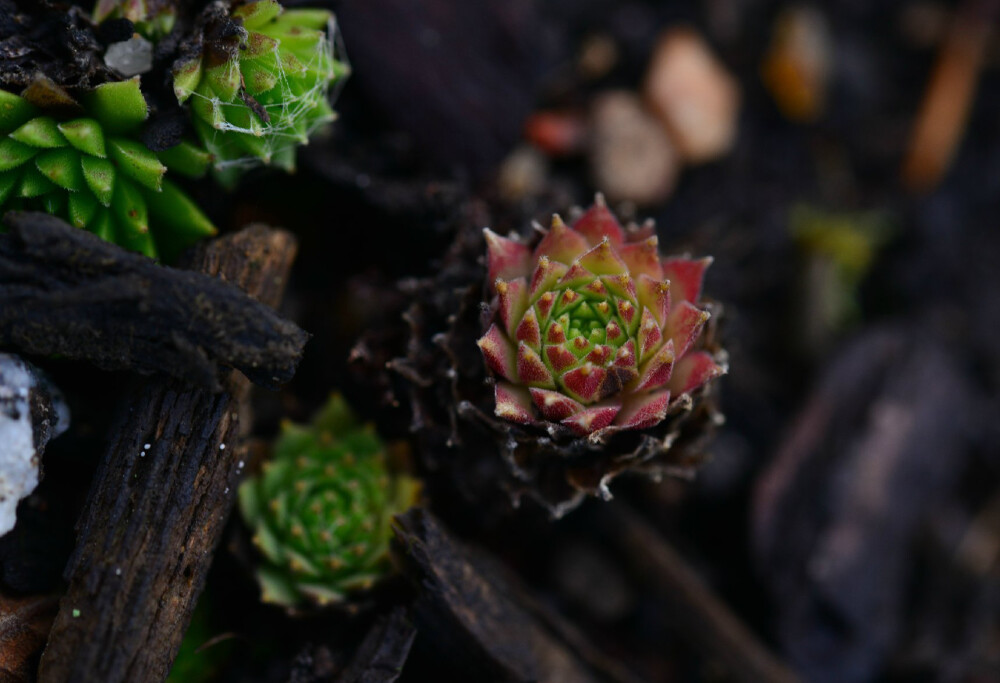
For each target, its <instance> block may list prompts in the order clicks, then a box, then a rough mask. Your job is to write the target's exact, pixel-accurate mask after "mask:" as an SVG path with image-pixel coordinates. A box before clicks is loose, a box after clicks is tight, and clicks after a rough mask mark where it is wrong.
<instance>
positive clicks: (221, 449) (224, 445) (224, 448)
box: [219, 443, 226, 451]
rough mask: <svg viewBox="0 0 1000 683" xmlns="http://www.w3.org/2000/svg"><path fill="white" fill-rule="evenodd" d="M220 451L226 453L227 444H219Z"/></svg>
mask: <svg viewBox="0 0 1000 683" xmlns="http://www.w3.org/2000/svg"><path fill="white" fill-rule="evenodd" d="M219 450H220V451H224V450H226V444H224V443H220V444H219Z"/></svg>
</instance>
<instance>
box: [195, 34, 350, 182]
mask: <svg viewBox="0 0 1000 683" xmlns="http://www.w3.org/2000/svg"><path fill="white" fill-rule="evenodd" d="M271 50H272V52H273V53H274V56H275V63H276V64H277V74H278V83H277V85H276V87H274V88H273V89H272V90H271V91H270V92H269V93H264V94H263V95H260V96H256V97H255V98H254V99H255V100H256V101H257V103H258V104H259V105H260V106H261V108H262V109H263V110H264V111H265V112H267V113H268V115H269V119H270V120H269V121H264V120H263V118H262V117H260V116H253V117H251V118H250V125H249V126H239V125H236V124H234V123H232V122H231V121H232V119H234V118H237V117H236V116H233V115H227V113H229V112H231V113H232V114H236V113H237V112H238V110H240V109H243V108H245V107H246V106H247V105H246V104H245V103H244V102H242V101H237V102H223V101H222V100H221V99H220V98H219V97H218V96H213V97H207V96H205V95H203V94H201V93H199V92H197V91H193V92H192V93H191V98H192V99H201V100H203V101H206V102H208V104H209V106H210V107H212V109H213V111H215V110H218V111H220V112H221V113H222V114H223V115H222V116H221V117H220V119H221V120H220V121H219V123H217V124H216V125H215V126H214V129H213V128H211V127H209V126H207V125H205V126H204V128H205V129H206V132H207V131H209V130H210V131H211V133H209V137H208V140H207V141H206V147H207V148H208V149H209V151H211V152H215V151H216V150H219V149H221V148H223V147H228V148H229V149H232V147H233V146H232V145H227V143H228V141H227V140H226V139H225V137H224V136H225V134H226V133H242V134H246V135H252V136H254V137H256V138H257V139H258V140H259V141H260V142H261V144H262V146H263V147H264V158H265V159H280V158H282V157H286V156H292V157H293V158H294V153H295V148H296V147H297V146H299V145H301V144H304V143H305V140H304V139H303V135H302V133H301V132H300V131H297V130H296V128H295V125H294V124H295V122H297V121H301V120H308V119H309V117H307V116H306V114H307V113H308V112H309V110H310V109H311V108H312V107H313V106H314V103H315V102H317V101H320V100H321V99H325V100H326V101H327V102H328V103H331V104H332V103H333V102H335V101H336V100H337V98H338V97H339V96H340V92H341V90H342V89H343V87H344V83H345V81H346V79H344V78H336V79H333V81H332V82H330V81H324V80H323V79H317V80H316V82H315V83H314V84H313V85H312V87H310V88H308V89H307V90H305V91H304V92H301V93H300V94H298V95H296V94H294V91H293V88H292V87H291V83H290V81H289V78H288V75H287V72H286V71H285V69H284V67H283V66H282V61H281V59H280V55H279V50H280V45H275V46H273V47H272V48H271ZM330 60H332V61H334V62H337V63H340V64H342V65H343V66H344V67H345V68H346V70H348V71H349V70H350V62H349V60H348V58H347V52H346V50H345V49H344V43H343V37H342V35H341V33H340V27H339V25H338V23H337V19H336V17H335V16H333V15H331V17H330V21H329V22H328V25H327V30H326V33H325V34H324V35H323V36H322V38H320V42H319V43H318V45H317V49H316V51H315V54H314V55H313V57H312V58H311V60H310V61H309V62H307V63H306V64H305V67H306V68H307V69H309V70H312V69H315V68H317V67H319V66H321V65H322V63H323V62H324V61H330ZM227 68H228V69H233V70H237V71H238V70H239V65H238V63H237V62H230V63H229V65H228V67H227ZM267 95H270V97H268V96H267ZM331 120H332V119H331V118H314V119H313V120H312V121H311V123H310V125H309V126H308V127H307V129H306V131H305V137H306V138H309V137H312V135H313V134H314V133H316V132H318V131H319V130H320V129H321V128H323V126H325V125H326V124H327V123H329V122H330V121H331ZM260 164H261V158H260V157H258V156H255V155H249V154H248V155H245V156H239V157H236V158H225V157H223V156H222V155H218V154H217V155H216V160H215V162H214V164H213V165H214V167H215V169H216V170H217V171H226V170H230V169H237V170H240V171H245V170H249V169H251V168H254V167H256V166H259V165H260Z"/></svg>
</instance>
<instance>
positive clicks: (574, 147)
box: [524, 111, 587, 157]
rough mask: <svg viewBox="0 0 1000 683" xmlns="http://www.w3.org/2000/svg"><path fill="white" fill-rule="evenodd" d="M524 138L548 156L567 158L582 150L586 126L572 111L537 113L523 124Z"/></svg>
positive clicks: (580, 117)
mask: <svg viewBox="0 0 1000 683" xmlns="http://www.w3.org/2000/svg"><path fill="white" fill-rule="evenodd" d="M524 137H525V139H527V140H528V142H530V143H531V144H532V145H534V146H535V147H537V148H538V149H540V150H542V151H543V152H545V153H546V154H548V155H550V156H556V157H558V156H568V155H570V154H576V153H578V152H581V151H582V150H583V145H584V142H585V141H586V138H587V124H586V122H585V121H584V119H583V117H582V116H581V115H580V114H578V113H576V112H572V111H538V112H535V113H534V114H532V115H531V116H529V117H528V120H527V121H525V123H524Z"/></svg>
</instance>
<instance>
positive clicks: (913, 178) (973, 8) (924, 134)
mask: <svg viewBox="0 0 1000 683" xmlns="http://www.w3.org/2000/svg"><path fill="white" fill-rule="evenodd" d="M996 4H997V3H995V2H994V3H991V5H992V6H995V5H996ZM983 6H984V5H983V3H980V2H969V1H967V2H965V3H963V4H962V6H961V7H960V8H959V11H958V13H957V15H956V16H955V19H954V20H953V23H952V25H951V29H950V30H949V32H948V36H947V38H946V39H945V41H944V43H943V44H942V45H941V49H940V51H939V53H938V58H937V64H935V66H934V71H933V72H932V73H931V77H930V81H929V83H928V85H927V90H926V91H925V93H924V99H923V102H922V103H921V105H920V112H919V113H918V114H917V120H916V123H915V124H914V127H913V133H912V136H911V137H910V146H909V152H908V154H907V156H906V160H905V161H904V162H903V168H902V172H901V176H902V181H903V184H904V185H905V186H906V187H907V189H909V190H911V191H914V192H927V191H929V190H932V189H934V187H936V186H937V184H938V183H939V182H941V178H942V177H943V176H944V174H945V172H946V171H947V170H948V168H949V166H951V162H952V159H953V158H954V156H955V151H956V149H957V148H958V145H959V142H961V139H962V133H963V132H964V131H965V124H966V122H967V121H968V118H969V111H970V109H971V106H972V100H973V96H974V95H975V91H976V83H977V82H978V80H979V72H980V71H981V70H982V67H983V60H984V57H985V55H986V49H987V47H989V43H990V37H991V35H992V33H993V22H992V21H988V20H986V17H984V16H980V15H981V14H983V12H982V11H981V8H982V7H983ZM993 13H995V12H989V13H986V14H993Z"/></svg>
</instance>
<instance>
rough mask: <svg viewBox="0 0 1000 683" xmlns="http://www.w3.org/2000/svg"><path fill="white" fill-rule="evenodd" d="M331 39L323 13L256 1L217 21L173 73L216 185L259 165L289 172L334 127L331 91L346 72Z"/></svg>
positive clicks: (326, 14)
mask: <svg viewBox="0 0 1000 683" xmlns="http://www.w3.org/2000/svg"><path fill="white" fill-rule="evenodd" d="M225 22H228V23H225ZM222 23H224V24H225V25H224V26H220V24H222ZM334 32H335V29H334V24H333V14H331V13H330V12H328V11H325V10H310V9H296V10H287V11H286V10H284V9H283V8H282V6H281V5H280V4H278V3H277V2H276V1H275V0H259V2H254V3H250V4H246V5H242V6H240V7H238V8H236V9H235V10H233V11H232V14H231V16H230V17H229V18H225V19H218V20H215V23H214V25H209V26H208V27H206V28H205V36H204V38H203V44H202V50H201V52H200V53H198V54H195V55H193V56H188V57H184V58H181V59H180V60H178V62H177V63H176V64H175V65H174V69H173V78H174V93H175V94H176V96H177V99H178V100H179V101H180V102H181V103H189V106H190V108H191V112H192V114H193V119H194V129H195V132H196V133H197V135H198V138H199V140H200V141H201V143H202V145H203V146H204V147H205V149H207V150H208V151H209V153H210V154H211V155H212V159H213V171H214V174H215V176H216V178H217V180H219V182H220V183H222V184H223V185H225V186H228V187H231V186H233V185H234V184H235V183H236V181H237V180H238V178H239V177H240V175H242V173H243V172H245V171H246V170H248V169H249V168H252V167H253V166H255V165H259V164H269V165H274V166H277V167H279V168H282V169H284V170H285V171H288V172H291V171H294V170H295V150H296V148H297V147H298V146H299V145H304V144H306V143H307V142H308V141H309V137H310V136H311V135H312V134H313V133H315V132H316V131H317V130H318V129H320V128H321V127H322V126H323V125H324V124H326V123H328V122H330V121H332V120H333V118H334V113H333V109H332V108H331V106H330V101H329V95H330V88H331V86H332V85H333V84H334V83H336V82H338V81H339V80H341V79H342V78H344V77H345V76H346V75H347V72H348V68H347V66H346V64H345V63H344V62H342V61H340V60H338V58H337V55H336V54H335V49H334V48H335V40H334V38H335V36H334V35H333V34H334Z"/></svg>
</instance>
